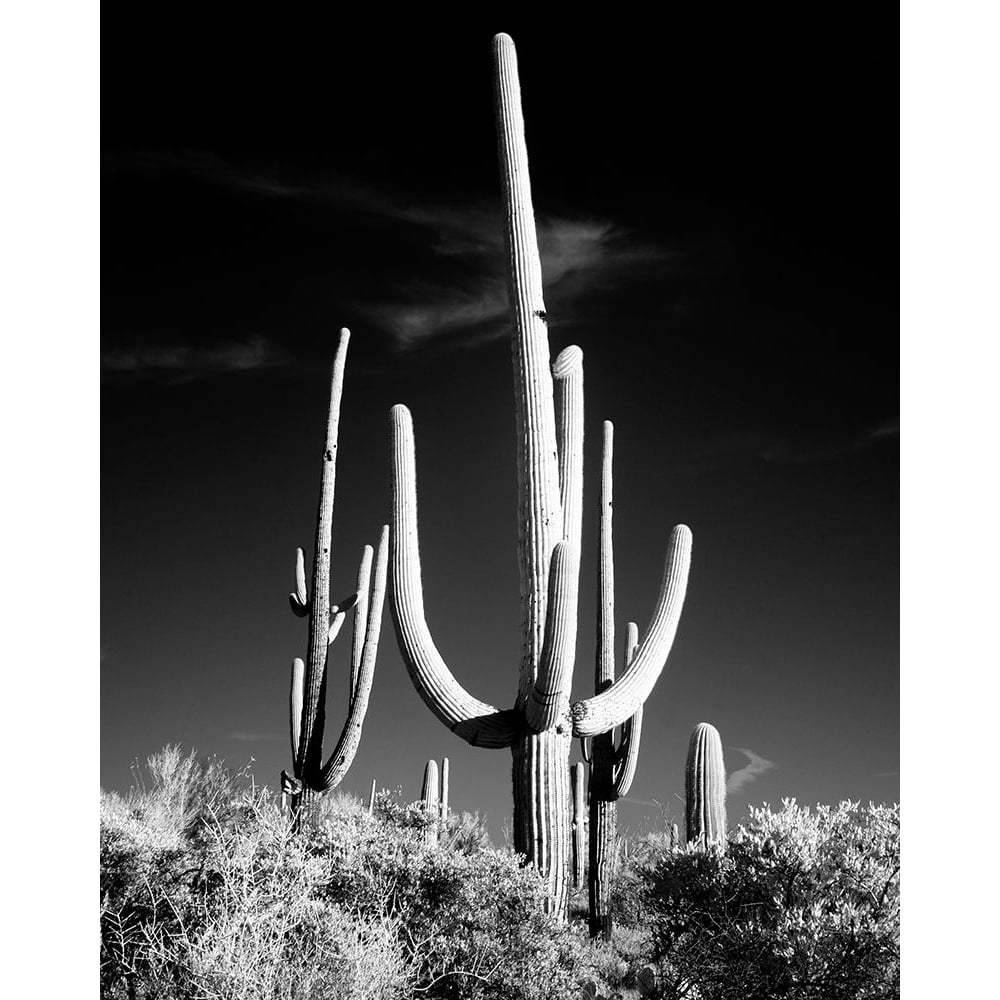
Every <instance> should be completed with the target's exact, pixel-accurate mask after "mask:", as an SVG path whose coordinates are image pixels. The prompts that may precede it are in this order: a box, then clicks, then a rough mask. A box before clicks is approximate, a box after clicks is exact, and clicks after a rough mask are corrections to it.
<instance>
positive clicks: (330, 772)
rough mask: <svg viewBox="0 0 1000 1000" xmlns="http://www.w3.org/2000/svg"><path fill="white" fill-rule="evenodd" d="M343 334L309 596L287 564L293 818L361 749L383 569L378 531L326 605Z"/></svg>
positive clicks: (345, 334) (301, 560)
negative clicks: (298, 630)
mask: <svg viewBox="0 0 1000 1000" xmlns="http://www.w3.org/2000/svg"><path fill="white" fill-rule="evenodd" d="M349 340H350V331H349V330H347V329H346V328H345V329H342V330H341V331H340V339H339V340H338V342H337V350H336V353H335V354H334V358H333V370H332V373H331V377H330V407H329V411H328V414H327V424H326V441H325V444H324V448H323V471H322V476H321V477H320V490H319V509H318V512H317V516H316V542H315V548H314V553H313V567H312V588H311V590H307V588H306V570H305V553H304V552H303V550H302V549H298V550H297V552H296V558H295V591H294V592H293V593H291V594H289V603H290V604H291V608H292V611H293V613H294V614H295V615H296V617H299V618H308V620H309V640H308V642H309V645H308V652H307V655H306V659H305V661H303V660H301V659H299V658H296V659H295V660H294V661H293V663H292V684H291V697H290V700H289V701H290V704H289V709H290V711H289V715H290V719H289V728H290V730H291V743H292V770H293V773H292V774H291V775H290V774H288V772H287V771H282V772H281V791H282V800H283V801H289V802H290V805H291V808H292V811H293V813H297V812H298V810H299V809H300V807H301V806H302V805H304V804H308V803H309V802H311V801H312V800H313V798H314V797H315V796H317V795H319V794H321V793H323V792H326V791H329V790H330V789H331V788H336V786H337V785H338V784H340V782H341V781H342V780H343V777H344V775H345V774H346V773H347V771H348V769H349V768H350V766H351V764H352V763H353V762H354V756H355V754H356V753H357V750H358V744H359V743H360V742H361V727H362V725H363V723H364V720H365V714H366V713H367V711H368V698H369V695H370V694H371V688H372V681H373V680H374V678H375V657H376V654H377V652H378V641H379V634H380V632H381V629H382V607H383V604H384V601H385V586H386V569H387V564H388V558H389V526H388V525H384V526H383V528H382V536H381V538H380V539H379V545H378V554H377V555H376V556H375V560H374V563H375V564H374V572H373V567H372V556H373V553H372V547H371V546H370V545H366V546H365V548H364V552H363V554H362V557H361V564H360V566H359V567H358V577H357V590H356V592H355V593H353V594H351V595H350V596H349V597H348V598H347V599H346V600H343V601H340V602H338V603H336V604H333V603H331V601H330V557H331V551H332V548H333V541H332V533H333V497H334V487H335V484H336V477H337V437H338V430H339V425H340V400H341V396H342V395H343V389H344V366H345V363H346V360H347V344H348V341H349ZM352 609H353V612H354V636H353V642H352V645H351V669H350V689H349V693H348V708H347V719H346V721H345V722H344V728H343V730H342V731H341V733H340V738H339V739H338V740H337V746H336V748H335V749H334V751H333V753H332V754H331V755H330V758H329V759H328V760H327V761H326V763H325V764H324V763H323V730H324V725H325V721H326V686H327V657H328V655H329V649H330V645H331V643H332V642H333V640H334V639H335V638H336V637H337V634H338V633H339V632H340V629H341V626H342V625H343V624H344V620H345V618H346V617H347V613H348V611H351V610H352Z"/></svg>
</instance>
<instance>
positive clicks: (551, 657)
mask: <svg viewBox="0 0 1000 1000" xmlns="http://www.w3.org/2000/svg"><path fill="white" fill-rule="evenodd" d="M579 562H580V561H579V559H577V558H576V556H575V554H574V552H573V546H572V545H571V544H570V543H569V542H566V541H562V542H559V543H558V544H557V545H556V547H555V550H554V551H553V553H552V566H551V567H550V569H549V601H548V608H547V609H546V612H545V640H544V642H543V644H542V656H541V659H540V660H539V662H538V676H537V677H536V678H535V682H534V684H532V685H531V690H530V692H529V693H528V699H527V701H526V702H525V705H524V720H525V722H527V724H528V728H529V729H530V730H531V731H532V732H535V733H543V732H545V730H546V729H550V728H551V727H552V726H554V725H556V723H557V722H558V721H559V719H560V718H561V717H562V716H563V715H564V714H565V712H566V709H567V707H568V705H569V688H570V684H571V683H572V680H573V656H574V653H575V646H576V629H575V623H576V615H575V613H574V612H575V604H576V601H575V600H574V598H575V596H576V587H575V585H574V584H575V580H574V577H576V576H577V574H578V573H579V568H580V567H579Z"/></svg>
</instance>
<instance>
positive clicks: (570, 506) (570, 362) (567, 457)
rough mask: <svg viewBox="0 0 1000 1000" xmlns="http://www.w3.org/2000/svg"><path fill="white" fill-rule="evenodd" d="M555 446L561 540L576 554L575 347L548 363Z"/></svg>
mask: <svg viewBox="0 0 1000 1000" xmlns="http://www.w3.org/2000/svg"><path fill="white" fill-rule="evenodd" d="M552 377H553V380H554V383H555V405H556V423H557V432H558V444H559V496H560V499H561V502H562V511H563V538H565V539H566V540H567V541H568V542H569V543H570V544H571V545H573V546H574V547H575V549H576V552H577V553H578V554H579V552H580V544H581V539H582V533H583V351H581V350H580V348H579V347H577V346H575V345H571V346H570V347H567V348H566V349H565V350H563V351H561V352H560V353H559V356H558V357H557V358H556V360H555V361H554V362H553V363H552Z"/></svg>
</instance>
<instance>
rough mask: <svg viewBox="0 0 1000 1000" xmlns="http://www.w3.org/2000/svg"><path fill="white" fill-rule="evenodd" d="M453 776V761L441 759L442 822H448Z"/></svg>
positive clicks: (445, 758)
mask: <svg viewBox="0 0 1000 1000" xmlns="http://www.w3.org/2000/svg"><path fill="white" fill-rule="evenodd" d="M450 776H451V761H449V760H448V758H447V757H442V758H441V822H442V823H445V822H447V820H448V783H449V780H450Z"/></svg>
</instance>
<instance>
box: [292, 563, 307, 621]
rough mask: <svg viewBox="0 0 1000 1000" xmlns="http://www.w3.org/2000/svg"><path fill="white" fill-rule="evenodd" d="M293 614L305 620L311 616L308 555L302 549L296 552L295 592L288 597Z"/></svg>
mask: <svg viewBox="0 0 1000 1000" xmlns="http://www.w3.org/2000/svg"><path fill="white" fill-rule="evenodd" d="M288 603H289V604H291V606H292V614H294V615H295V617H296V618H305V616H306V615H308V614H309V598H308V596H307V595H306V554H305V552H303V551H302V549H301V548H298V549H296V550H295V591H294V592H293V593H291V594H289V595H288Z"/></svg>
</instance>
